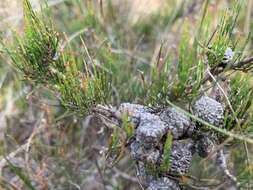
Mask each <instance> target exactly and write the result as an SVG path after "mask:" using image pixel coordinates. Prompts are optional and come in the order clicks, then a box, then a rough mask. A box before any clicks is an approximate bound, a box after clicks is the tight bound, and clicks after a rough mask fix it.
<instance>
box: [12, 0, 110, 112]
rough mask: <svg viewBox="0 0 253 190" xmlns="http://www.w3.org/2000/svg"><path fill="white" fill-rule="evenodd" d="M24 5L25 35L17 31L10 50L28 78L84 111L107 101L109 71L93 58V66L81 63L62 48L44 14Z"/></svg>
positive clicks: (14, 60)
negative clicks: (99, 67)
mask: <svg viewBox="0 0 253 190" xmlns="http://www.w3.org/2000/svg"><path fill="white" fill-rule="evenodd" d="M23 8H24V18H25V31H24V35H23V36H19V35H18V34H16V35H15V42H14V45H13V46H12V47H10V48H8V49H7V52H8V53H9V55H10V57H11V58H12V61H13V63H14V64H15V65H16V67H17V68H18V69H19V70H20V71H21V72H22V73H23V74H24V77H25V79H27V80H30V81H32V82H34V83H36V84H41V85H45V86H46V87H48V88H49V89H51V90H53V91H54V92H56V93H57V94H58V95H59V99H60V100H61V103H62V105H64V106H65V107H66V108H67V109H70V110H72V111H75V112H78V113H81V114H83V113H86V112H87V111H88V110H89V109H90V108H91V107H92V105H94V104H95V103H97V102H99V103H103V102H105V99H106V96H107V92H108V86H109V81H108V77H107V76H106V74H105V73H104V72H103V71H101V72H98V70H97V68H96V66H95V65H94V64H93V62H92V60H91V63H90V64H91V65H88V64H87V63H86V62H85V63H83V64H82V65H81V64H80V63H78V61H77V60H76V59H75V58H74V57H73V56H72V55H71V51H66V50H63V48H62V47H61V44H60V37H59V36H60V35H59V34H58V33H57V32H55V31H54V29H53V27H52V25H51V24H50V23H47V22H46V21H45V15H42V18H40V17H39V15H38V14H36V13H35V12H34V11H33V10H32V7H31V5H30V3H29V1H28V0H23ZM80 65H81V66H80ZM81 70H85V72H84V73H82V72H81Z"/></svg>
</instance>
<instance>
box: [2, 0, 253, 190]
mask: <svg viewBox="0 0 253 190" xmlns="http://www.w3.org/2000/svg"><path fill="white" fill-rule="evenodd" d="M207 2H208V1H207ZM23 6H24V17H25V32H24V35H23V36H19V35H17V34H15V39H14V43H13V45H12V46H6V52H7V53H8V55H9V56H10V58H11V59H12V62H13V64H14V65H15V66H16V68H17V69H18V70H19V71H21V73H22V74H23V76H24V78H25V79H26V80H28V81H31V82H32V83H33V84H36V85H44V86H46V87H48V88H49V89H50V90H51V91H53V92H54V93H55V94H56V95H57V97H58V98H59V100H60V102H61V104H62V105H63V107H65V108H66V109H67V110H69V111H70V112H74V113H76V114H78V115H79V116H80V115H81V116H85V115H86V114H88V113H89V114H90V113H91V114H94V115H97V116H99V117H105V118H107V120H108V121H111V123H113V127H114V128H115V130H114V133H113V134H112V139H111V141H110V142H111V143H110V147H109V149H108V157H109V158H111V159H110V162H111V164H112V165H113V163H114V162H115V161H117V159H118V155H120V154H119V152H118V151H120V150H119V149H120V147H119V146H116V145H118V144H120V145H121V146H124V147H127V149H128V151H129V152H130V154H131V158H132V160H133V161H134V162H135V165H136V171H137V176H138V178H139V179H140V183H141V185H142V186H143V187H145V188H147V189H149V190H158V189H164V190H165V189H166V190H169V189H171V190H172V189H173V190H175V189H184V188H185V184H184V180H183V177H184V176H187V173H188V171H189V168H190V167H191V161H192V158H193V156H194V155H198V156H200V157H202V158H207V157H210V156H211V157H212V159H213V160H214V161H215V163H216V166H217V169H219V170H220V171H221V172H223V173H224V178H225V179H227V180H228V181H229V183H233V184H234V185H236V186H237V187H243V185H244V184H243V183H241V181H239V180H238V179H237V178H236V176H235V175H233V174H232V172H230V171H229V169H228V166H227V161H226V157H225V155H224V152H223V150H222V146H221V147H220V146H219V145H221V144H223V143H224V142H225V143H226V142H227V141H228V140H229V141H232V140H235V141H236V142H237V143H240V142H242V143H243V145H244V147H245V148H247V144H248V143H253V139H252V138H250V137H249V134H250V133H251V134H252V131H253V130H252V123H253V119H252V118H253V117H252V105H251V104H252V98H253V89H252V86H251V85H250V82H249V80H248V79H249V78H250V72H252V61H253V57H251V56H248V57H245V56H244V50H245V47H246V44H247V42H248V40H249V39H251V36H250V34H249V35H248V37H247V39H246V40H245V43H243V45H238V44H239V43H236V40H237V39H235V38H236V36H234V35H233V31H234V29H235V26H236V22H237V20H238V15H239V13H240V10H241V6H242V2H241V1H237V2H235V3H234V5H233V8H232V9H231V10H226V11H224V14H223V16H222V17H221V19H220V21H219V24H218V25H217V27H216V29H215V31H214V32H213V33H208V34H209V35H207V36H206V35H203V32H204V29H205V26H204V25H205V24H206V23H205V14H203V17H202V18H201V21H200V24H199V27H198V28H197V31H196V35H195V36H194V38H193V41H192V40H190V39H192V37H191V36H190V35H189V34H188V33H187V32H184V34H183V37H182V39H181V42H180V45H179V51H178V52H179V54H178V59H177V64H176V67H175V68H176V72H175V73H171V71H170V69H171V68H172V67H171V63H170V60H169V59H168V61H167V62H166V63H165V64H164V65H162V66H161V65H159V62H158V64H157V65H151V67H150V68H151V69H150V72H149V74H150V73H151V74H150V76H149V77H148V78H149V79H148V81H146V82H145V84H144V85H143V86H141V87H140V88H142V90H143V92H144V93H143V94H144V95H143V97H140V98H143V99H145V101H143V102H142V103H141V104H135V103H120V104H119V105H113V106H110V104H111V103H112V102H111V96H112V94H113V91H112V89H113V88H112V84H114V83H115V81H114V79H115V77H114V76H113V75H117V76H120V75H121V73H120V72H124V71H121V70H120V69H118V70H116V71H117V73H113V72H112V71H110V69H111V68H114V67H117V64H118V63H116V61H115V63H114V62H113V61H112V62H111V63H110V64H107V65H106V68H104V69H101V67H98V66H97V64H95V61H94V60H93V58H92V57H91V56H90V55H89V51H88V50H87V48H86V46H84V49H85V52H86V56H87V59H88V62H86V61H85V62H84V63H81V64H80V60H78V58H77V57H75V56H73V54H71V52H70V51H69V50H66V49H65V48H64V47H63V45H62V43H61V42H62V41H61V39H60V38H61V37H60V36H61V35H60V34H59V33H58V32H55V31H54V29H53V26H52V23H51V22H46V20H45V18H44V16H43V14H42V15H41V16H39V15H38V14H36V13H35V12H34V11H33V10H32V8H31V5H30V3H29V2H28V0H23ZM206 6H207V3H206ZM154 24H155V23H154ZM206 38H208V39H206ZM2 43H4V42H2ZM160 51H162V48H161V49H160ZM175 68H174V70H175ZM108 70H109V72H108ZM231 71H232V72H233V73H234V74H233V75H230V76H227V73H228V72H231ZM242 73H243V74H242ZM147 75H148V74H147ZM169 75H171V76H173V77H169ZM143 78H145V73H144V74H143ZM129 88H131V86H129ZM117 129H120V131H119V130H117ZM119 132H120V133H124V134H125V135H124V139H123V140H122V138H118V136H119ZM115 155H116V156H115ZM249 173H250V172H249Z"/></svg>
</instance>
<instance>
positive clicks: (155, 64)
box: [0, 0, 253, 190]
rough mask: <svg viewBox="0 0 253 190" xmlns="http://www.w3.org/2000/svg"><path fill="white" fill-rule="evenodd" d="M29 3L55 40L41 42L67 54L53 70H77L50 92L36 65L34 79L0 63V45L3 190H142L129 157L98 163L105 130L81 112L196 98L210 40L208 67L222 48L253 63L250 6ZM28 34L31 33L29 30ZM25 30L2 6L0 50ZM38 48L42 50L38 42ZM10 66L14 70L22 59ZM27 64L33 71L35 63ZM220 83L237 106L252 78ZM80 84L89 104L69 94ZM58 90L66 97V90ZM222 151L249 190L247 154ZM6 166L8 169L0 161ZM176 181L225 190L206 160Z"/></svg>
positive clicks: (10, 4) (10, 7) (10, 6)
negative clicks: (103, 105)
mask: <svg viewBox="0 0 253 190" xmlns="http://www.w3.org/2000/svg"><path fill="white" fill-rule="evenodd" d="M30 2H31V4H32V7H33V9H34V10H36V11H38V12H40V11H41V6H42V8H43V12H44V14H43V16H42V18H43V20H44V21H45V22H46V23H47V24H48V25H50V24H52V26H53V31H57V32H56V33H54V32H53V31H51V30H49V33H51V34H52V36H53V37H52V38H53V40H55V41H57V40H58V39H55V38H54V35H55V36H59V39H60V40H59V42H58V41H57V43H60V44H61V48H62V49H61V50H62V51H63V50H65V49H66V51H67V53H66V54H65V53H64V55H59V57H60V59H59V62H61V61H62V62H65V63H66V64H67V63H71V62H74V63H75V67H76V68H77V69H76V70H74V71H73V69H72V70H71V71H67V72H66V73H65V71H62V73H64V74H66V76H62V77H63V79H61V80H62V81H64V82H63V85H62V86H61V85H60V84H59V83H57V81H58V78H60V77H61V75H60V74H61V73H59V74H58V73H57V79H55V78H52V77H50V76H48V75H47V72H48V70H46V69H45V67H46V65H43V64H41V65H36V67H35V68H36V69H37V68H38V67H39V69H38V70H36V69H35V70H36V71H41V72H35V73H33V74H34V75H29V74H27V75H25V77H24V76H23V75H22V74H20V72H18V70H17V67H13V65H12V64H11V59H10V57H9V56H7V55H6V53H4V52H5V47H3V44H2V45H1V46H0V55H1V56H0V158H1V160H0V173H1V175H0V187H1V188H3V189H59V190H61V189H87V190H93V189H94V190H95V189H108V190H109V189H115V190H116V189H118V190H120V189H141V187H140V185H139V182H138V179H137V178H136V175H135V170H134V164H133V163H132V162H131V161H130V160H129V157H128V156H124V157H123V158H122V159H121V160H120V161H119V162H116V163H114V164H113V167H112V166H111V164H109V163H108V160H107V159H105V158H106V157H107V155H106V153H107V147H108V144H110V142H109V141H108V139H110V138H109V137H110V135H111V133H112V129H108V128H104V127H103V125H102V124H101V123H99V120H98V119H96V118H94V117H91V116H89V113H90V111H89V108H90V107H92V106H93V105H95V104H96V103H97V102H100V103H108V104H111V105H114V106H118V105H119V104H120V103H121V102H128V101H129V102H136V103H141V104H145V105H160V104H163V105H166V104H167V103H166V102H167V100H168V99H169V100H173V101H174V102H175V101H176V102H185V101H189V100H191V99H193V98H194V97H196V96H197V95H198V94H199V90H200V87H201V79H202V77H203V70H204V61H203V60H204V59H203V54H204V53H206V52H207V51H208V50H207V49H208V48H209V47H208V45H209V43H210V41H209V40H210V39H211V37H212V34H214V36H215V37H214V38H213V39H211V44H212V48H211V50H212V52H214V53H213V54H212V52H211V53H210V54H208V56H209V57H208V58H209V64H210V65H211V66H212V65H215V64H216V63H217V62H220V61H221V60H222V58H223V56H224V51H225V50H226V48H227V47H231V48H232V49H233V50H234V51H235V53H236V58H235V59H237V60H240V59H242V58H244V57H247V56H250V55H252V53H253V51H252V50H253V48H252V47H253V37H252V35H250V34H251V33H250V32H251V31H252V30H253V21H252V20H253V19H252V18H253V13H252V12H253V11H252V10H253V3H252V0H245V1H240V2H242V3H240V6H241V7H240V9H239V8H238V7H235V3H234V1H231V0H222V1H221V0H206V1H204V0H189V1H185V0H134V1H133V0H49V1H48V7H47V8H45V4H44V2H43V1H42V0H41V1H39V0H31V1H30ZM227 9H228V10H230V11H231V12H232V15H229V14H230V12H226V10H227ZM235 20H236V21H237V22H236V23H235V22H234V21H235ZM51 22H52V23H51ZM30 24H31V23H30ZM35 25H36V24H35ZM35 25H34V26H31V28H32V29H33V30H34V29H36V27H35ZM24 26H25V20H24V17H23V9H22V1H19V0H1V2H0V35H1V39H3V41H4V42H5V45H6V44H7V45H10V46H12V45H13V44H15V43H13V42H12V41H14V42H17V40H15V39H17V38H18V37H17V36H18V35H23V34H24V33H25V32H24ZM33 27H34V28H33ZM215 31H218V32H217V33H216V34H215ZM46 32H47V31H45V33H46ZM14 33H15V34H17V36H15V35H13V34H14ZM31 36H32V35H31ZM33 37H34V36H32V37H31V39H32V38H33ZM36 39H37V36H36ZM38 39H39V38H38ZM40 39H41V40H44V38H43V35H42V37H41V38H40ZM50 40H51V38H50ZM37 42H39V40H38V41H36V42H33V41H29V40H28V41H24V42H22V44H23V45H24V46H23V47H24V48H26V47H27V46H29V45H31V44H32V45H33V46H32V47H36V44H37ZM51 42H52V41H50V42H49V43H51ZM27 44H28V45H27ZM15 45H17V44H15ZM26 45H27V46H26ZM44 48H46V47H44ZM33 50H34V48H33V49H32V50H31V51H33ZM44 50H45V49H44ZM38 51H40V50H38ZM29 53H30V54H31V55H32V54H36V53H37V51H36V52H35V51H34V52H29ZM213 55H215V56H213ZM54 56H55V55H54ZM31 57H32V56H31ZM13 59H14V62H15V60H16V61H17V60H18V61H17V64H16V66H20V65H18V63H19V62H20V60H22V59H23V57H14V58H13ZM30 60H33V61H34V62H35V63H36V64H37V62H39V61H36V60H38V59H37V57H35V59H33V58H31V59H30ZM66 60H71V61H66ZM12 61H13V60H12ZM235 61H236V60H235ZM41 63H43V59H42V60H41ZM185 63H187V64H185ZM83 65H85V66H83ZM92 65H96V67H95V68H93V67H92ZM37 66H38V67H37ZM56 66H57V65H56ZM20 67H22V66H20ZM20 67H18V68H19V69H20ZM71 68H73V67H71ZM22 69H23V71H24V72H25V71H26V70H25V67H22V68H21V70H22ZM53 69H54V68H53V66H52V68H51V70H50V72H51V71H52V72H54V70H53ZM90 69H91V70H93V74H94V73H96V71H94V70H95V69H98V70H99V71H101V72H102V73H104V74H103V75H101V76H98V78H96V80H89V79H87V76H89V74H87V75H84V74H83V73H87V72H88V71H87V70H90ZM63 70H64V69H63ZM249 71H250V70H249ZM57 72H58V71H57ZM59 72H60V71H59ZM101 72H100V73H101ZM250 73H251V71H250ZM227 75H228V76H231V75H232V76H236V77H234V78H232V79H233V80H232V81H233V84H235V85H234V86H233V88H232V92H233V93H232V94H233V96H231V97H232V98H233V97H234V96H238V98H240V97H239V95H238V94H236V92H238V89H240V88H243V89H246V88H247V89H248V90H245V91H241V90H239V92H240V93H241V94H240V96H242V98H244V97H245V96H247V94H249V93H251V92H252V91H251V86H250V85H251V81H252V79H251V78H252V76H251V74H248V73H246V74H245V73H244V72H240V71H238V72H236V73H230V72H226V76H227ZM64 77H65V78H64ZM26 79H29V80H28V81H27V80H26ZM45 81H46V82H45ZM79 81H81V83H82V85H83V86H84V87H85V90H86V91H88V92H89V93H90V94H88V95H87V94H85V93H83V92H82V90H80V88H77V89H76V84H77V83H79ZM87 81H88V84H87ZM104 81H106V82H108V83H103V82H104ZM238 81H240V82H238ZM245 81H246V82H245ZM50 82H51V83H50ZM90 82H91V83H90ZM55 84H57V85H55ZM65 84H69V85H70V86H71V88H70V89H68V88H65V87H66V86H65ZM86 85H87V86H88V87H86ZM243 85H246V86H244V87H242V86H243ZM83 86H82V87H83ZM84 87H83V88H84ZM83 88H81V89H83ZM87 88H88V89H89V90H87ZM101 88H102V89H103V91H102V94H101V93H100V92H101V91H100V90H101ZM52 89H53V91H54V90H55V89H56V91H60V93H59V94H55V93H53V92H52V91H51V90H52ZM73 89H76V90H75V91H73ZM168 92H170V93H169V94H168ZM232 98H231V101H232V102H233V106H234V109H235V110H236V111H237V109H238V110H242V109H243V108H242V106H241V105H243V103H242V102H243V100H242V99H238V98H235V99H232ZM251 98H252V96H249V97H248V99H251ZM248 99H247V100H248ZM73 100H74V101H73ZM179 104H180V103H179ZM247 109H248V108H247ZM250 109H252V108H250ZM238 112H239V111H238ZM249 115H250V116H251V111H249ZM84 116H85V117H84ZM239 116H240V115H238V117H239ZM242 118H243V115H242ZM245 128H246V129H245V130H244V132H245V133H246V132H247V135H248V136H249V137H252V135H253V128H252V119H250V120H249V121H248V122H247V127H245ZM226 146H228V148H227V150H229V151H228V152H227V153H228V158H227V159H228V162H229V168H230V170H231V171H232V173H234V174H235V175H236V176H237V178H238V179H239V180H240V182H242V184H243V186H242V188H245V189H253V186H252V181H253V180H252V179H253V175H252V173H253V159H252V155H253V147H252V145H249V146H248V152H247V153H245V151H244V149H243V148H242V146H243V145H241V143H236V142H235V143H234V142H233V143H231V144H229V145H226ZM121 151H122V152H124V151H126V150H121ZM246 154H247V155H246ZM6 156H8V159H7V160H9V162H8V161H6V160H4V159H3V158H4V157H6ZM200 168H201V169H200ZM182 180H183V181H184V183H186V184H188V186H186V189H201V187H198V186H203V187H206V189H233V187H228V186H227V184H226V183H224V181H222V180H221V176H220V173H219V172H218V171H216V169H215V167H214V164H212V163H210V160H208V159H206V160H202V161H200V158H199V157H196V158H195V159H194V162H193V164H192V167H191V171H190V173H189V176H186V177H185V179H182ZM202 189H203V188H202Z"/></svg>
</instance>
